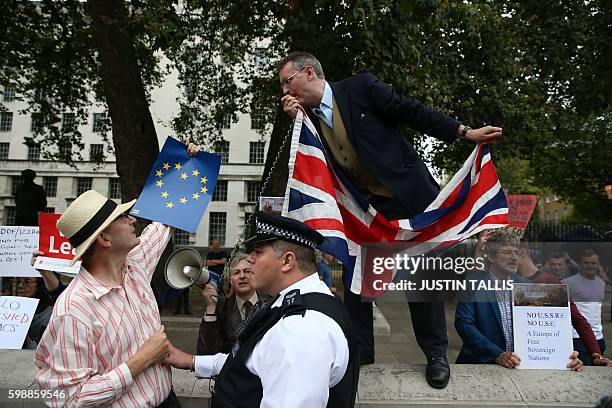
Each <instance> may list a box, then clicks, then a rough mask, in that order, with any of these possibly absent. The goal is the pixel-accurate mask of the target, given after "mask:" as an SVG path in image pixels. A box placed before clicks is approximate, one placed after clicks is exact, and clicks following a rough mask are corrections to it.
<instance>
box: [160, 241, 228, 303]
mask: <svg viewBox="0 0 612 408" xmlns="http://www.w3.org/2000/svg"><path fill="white" fill-rule="evenodd" d="M164 276H165V277H166V282H167V283H168V285H170V287H172V288H174V289H186V288H188V287H190V286H192V285H198V286H204V285H206V284H207V283H210V284H212V285H214V286H215V287H218V285H219V275H217V274H216V273H214V272H212V271H209V270H208V269H206V268H205V267H204V260H203V259H202V256H201V255H200V254H199V253H198V251H196V250H195V249H193V248H179V249H177V250H176V251H174V252H173V253H172V255H170V257H169V258H168V260H167V261H166V267H165V268H164ZM213 301H216V299H213Z"/></svg>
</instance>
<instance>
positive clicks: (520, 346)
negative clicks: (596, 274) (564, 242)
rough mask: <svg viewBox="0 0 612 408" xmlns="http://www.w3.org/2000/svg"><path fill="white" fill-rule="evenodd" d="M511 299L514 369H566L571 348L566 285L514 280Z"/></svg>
mask: <svg viewBox="0 0 612 408" xmlns="http://www.w3.org/2000/svg"><path fill="white" fill-rule="evenodd" d="M512 302H513V305H512V306H513V307H512V323H513V332H514V351H515V352H516V353H517V354H518V355H519V356H520V357H521V364H520V365H519V366H518V367H517V368H523V369H556V370H567V369H568V368H567V363H568V362H569V356H570V354H571V353H572V351H573V343H572V323H571V316H570V308H569V296H568V291H567V285H563V284H530V283H515V284H514V288H513V290H512Z"/></svg>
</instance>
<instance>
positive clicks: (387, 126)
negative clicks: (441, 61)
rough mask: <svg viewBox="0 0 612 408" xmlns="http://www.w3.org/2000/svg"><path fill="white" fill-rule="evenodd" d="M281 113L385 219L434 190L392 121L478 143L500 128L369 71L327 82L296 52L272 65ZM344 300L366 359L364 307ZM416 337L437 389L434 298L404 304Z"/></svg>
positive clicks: (403, 213)
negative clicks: (466, 118)
mask: <svg viewBox="0 0 612 408" xmlns="http://www.w3.org/2000/svg"><path fill="white" fill-rule="evenodd" d="M279 80H280V84H281V88H282V92H283V97H282V98H281V103H282V105H283V110H284V111H285V112H286V113H287V114H289V115H291V116H292V117H295V113H296V112H297V110H298V109H299V108H300V107H302V108H304V109H305V111H306V113H307V114H308V116H309V117H310V119H311V120H312V122H313V123H314V124H315V126H316V128H317V131H318V132H319V134H320V135H321V136H322V138H323V141H324V143H325V145H326V149H327V150H328V152H329V153H330V155H331V157H332V158H333V160H334V162H335V165H336V167H337V168H338V170H340V171H342V172H343V174H344V175H345V176H346V177H348V179H349V180H350V181H351V182H352V183H353V185H354V186H355V187H356V188H357V189H359V190H360V191H361V193H363V194H364V195H365V197H367V198H368V200H369V202H370V204H372V206H373V207H374V208H376V210H378V211H379V212H380V213H381V214H382V215H384V216H385V217H386V218H387V219H389V220H396V219H404V218H410V217H411V216H414V215H416V214H418V213H420V212H422V211H423V210H424V209H425V208H427V206H428V205H429V204H430V203H431V202H432V201H433V200H434V199H435V197H436V196H437V194H438V191H439V187H438V184H437V183H436V181H435V180H434V179H433V177H432V176H431V174H430V173H429V171H428V170H427V167H426V166H425V163H424V162H423V160H422V159H421V158H420V157H419V155H418V153H417V152H416V151H415V150H414V148H413V147H412V145H411V144H410V143H409V142H408V141H407V140H406V139H405V138H404V137H402V136H401V134H400V131H399V127H398V125H400V124H407V125H409V126H410V127H411V128H413V129H415V130H418V131H420V132H423V133H426V134H428V135H431V136H434V137H436V138H438V139H440V140H443V141H446V142H452V141H453V140H455V139H458V138H465V139H468V140H470V141H473V142H485V141H489V140H493V139H495V138H497V137H499V136H501V131H502V129H501V128H497V127H492V126H485V127H482V128H480V129H471V128H469V127H468V126H465V125H463V124H461V123H459V122H458V121H456V120H455V119H452V118H450V117H448V116H446V115H444V114H442V113H440V112H437V111H435V110H433V109H431V108H428V107H426V106H424V105H423V104H421V103H420V102H419V101H418V100H416V99H412V98H409V97H407V96H404V95H402V94H400V93H398V92H397V91H395V90H394V89H393V88H392V87H391V86H389V85H386V84H383V83H382V82H380V81H379V80H378V79H377V78H376V77H375V76H374V75H372V74H361V75H357V76H354V77H351V78H348V79H345V80H342V81H339V82H334V83H328V82H327V81H326V80H325V74H324V73H323V68H322V66H321V63H320V62H319V61H318V60H317V59H316V58H315V57H314V56H313V55H311V54H308V53H305V52H296V53H292V54H290V55H288V56H287V57H285V58H284V59H283V60H282V61H281V62H280V64H279ZM344 300H345V304H346V307H347V310H348V312H349V315H350V317H351V320H352V321H353V325H354V327H355V332H356V333H357V337H358V341H359V345H360V348H361V354H362V358H361V362H362V364H369V363H373V362H374V335H373V321H372V304H371V303H366V302H361V299H360V297H359V296H358V295H355V294H353V293H351V292H350V290H349V289H348V288H345V294H344ZM410 311H411V315H412V323H413V327H414V331H415V335H416V338H417V342H418V344H419V346H420V347H421V349H422V350H423V352H424V353H425V356H426V357H427V370H426V378H427V382H428V383H429V385H431V386H432V387H435V388H444V387H446V385H447V384H448V380H449V378H450V369H449V366H448V361H447V359H446V349H447V345H448V339H447V337H446V321H445V315H444V305H443V304H442V303H415V302H412V303H410Z"/></svg>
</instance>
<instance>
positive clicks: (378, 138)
mask: <svg viewBox="0 0 612 408" xmlns="http://www.w3.org/2000/svg"><path fill="white" fill-rule="evenodd" d="M330 86H331V88H332V91H333V94H334V98H335V100H336V104H337V107H338V109H339V111H340V115H341V116H342V121H343V122H344V126H345V127H346V131H347V134H348V137H349V139H350V140H351V142H352V143H353V146H354V147H355V150H356V152H357V155H358V156H359V158H360V159H361V162H362V163H363V165H364V166H365V167H366V169H367V170H369V171H370V172H371V173H372V174H373V175H374V176H375V177H376V178H377V179H378V180H379V181H380V182H381V183H382V184H383V185H384V186H386V187H387V188H388V189H389V190H390V191H391V192H392V193H393V194H394V196H395V197H396V198H397V199H398V200H399V201H400V202H401V203H402V205H403V206H404V207H406V209H408V210H409V211H410V212H411V213H412V214H413V215H414V214H417V213H420V212H421V211H423V210H424V209H425V208H426V207H427V206H428V205H429V204H430V203H431V202H432V201H433V200H434V199H435V197H436V196H437V194H438V191H439V188H438V184H437V183H436V181H435V180H434V179H433V177H432V176H431V174H430V173H429V170H428V169H427V167H426V166H425V163H424V162H423V160H422V159H421V157H420V156H419V155H418V153H417V152H416V151H415V150H414V147H412V145H411V144H410V143H409V142H408V140H406V138H404V137H403V136H402V135H401V134H400V131H399V128H398V125H399V124H407V125H408V126H410V127H411V128H413V129H415V130H418V131H420V132H423V133H426V134H428V135H430V136H434V137H436V138H438V139H440V140H442V141H446V142H452V141H453V140H455V139H456V137H457V130H458V128H459V122H458V121H456V120H455V119H452V118H450V117H448V116H446V115H444V114H442V113H440V112H438V111H435V110H433V109H431V108H428V107H426V106H424V105H423V104H422V103H421V102H419V101H418V100H416V99H412V98H409V97H406V96H404V95H402V94H400V93H398V92H397V91H395V90H394V89H393V88H392V87H391V86H389V85H386V84H383V83H382V82H380V80H378V78H376V77H375V76H374V75H372V74H369V73H367V74H361V75H357V76H354V77H351V78H348V79H345V80H342V81H339V82H334V83H331V84H330ZM307 112H308V115H309V116H310V118H311V120H312V121H313V123H314V124H315V126H316V127H317V131H318V132H319V134H321V129H320V125H319V119H318V117H317V116H316V115H314V114H313V113H312V112H311V111H310V109H308V110H307Z"/></svg>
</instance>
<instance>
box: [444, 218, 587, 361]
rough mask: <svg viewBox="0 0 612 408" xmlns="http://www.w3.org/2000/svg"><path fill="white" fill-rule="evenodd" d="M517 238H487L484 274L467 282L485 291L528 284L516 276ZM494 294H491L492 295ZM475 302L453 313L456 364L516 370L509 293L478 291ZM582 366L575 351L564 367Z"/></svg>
mask: <svg viewBox="0 0 612 408" xmlns="http://www.w3.org/2000/svg"><path fill="white" fill-rule="evenodd" d="M519 243H520V242H519V238H518V237H517V236H516V235H514V234H513V233H512V232H510V231H507V230H498V231H496V232H494V233H492V234H491V235H489V236H488V238H487V242H486V244H485V247H484V255H485V260H486V265H487V270H485V271H479V272H474V273H472V274H470V275H469V279H470V280H480V281H483V282H487V287H488V288H504V287H508V285H507V284H506V285H505V284H503V283H505V282H510V281H512V282H513V283H519V282H521V283H529V280H527V279H525V278H522V277H521V276H519V275H517V271H518V266H519V259H520V256H521V249H520V247H519ZM491 292H494V293H491ZM475 296H476V298H472V299H470V300H471V301H468V302H459V303H458V304H457V309H456V311H455V328H456V329H457V333H458V334H459V337H461V340H462V341H463V346H462V347H461V351H460V352H459V356H458V357H457V364H486V363H495V364H498V365H501V366H503V367H506V368H516V367H518V366H519V365H520V363H521V357H520V356H519V355H518V354H516V353H515V352H514V337H513V329H512V291H511V290H479V291H478V292H477V293H475ZM582 366H583V363H582V361H580V360H579V359H578V352H576V351H574V352H573V353H572V354H571V355H570V357H569V362H568V364H567V367H568V368H570V369H572V370H574V371H581V370H582Z"/></svg>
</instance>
